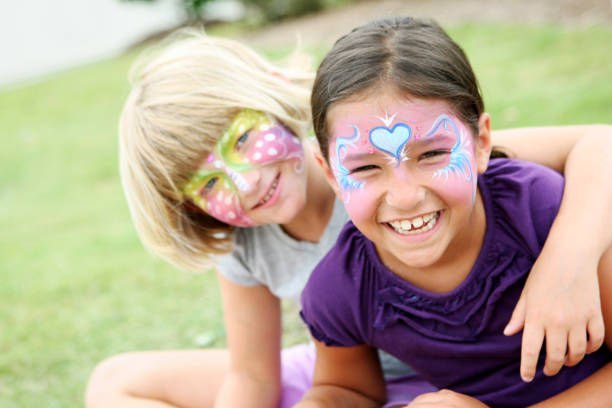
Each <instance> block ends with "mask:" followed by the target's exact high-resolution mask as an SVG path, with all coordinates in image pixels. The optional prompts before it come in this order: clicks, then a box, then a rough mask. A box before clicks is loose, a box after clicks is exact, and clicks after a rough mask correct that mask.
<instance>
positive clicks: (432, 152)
mask: <svg viewBox="0 0 612 408" xmlns="http://www.w3.org/2000/svg"><path fill="white" fill-rule="evenodd" d="M448 153H450V152H449V151H448V150H430V151H428V152H425V153H423V154H422V155H420V156H419V160H427V159H431V158H434V157H438V156H444V155H446V154H448Z"/></svg>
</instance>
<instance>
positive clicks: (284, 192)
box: [184, 109, 305, 227]
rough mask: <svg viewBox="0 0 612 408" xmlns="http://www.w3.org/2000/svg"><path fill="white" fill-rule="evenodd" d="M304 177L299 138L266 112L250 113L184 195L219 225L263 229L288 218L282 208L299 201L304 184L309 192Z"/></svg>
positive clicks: (237, 119)
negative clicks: (269, 223)
mask: <svg viewBox="0 0 612 408" xmlns="http://www.w3.org/2000/svg"><path fill="white" fill-rule="evenodd" d="M303 173H304V149H303V146H302V143H301V142H300V140H299V139H298V138H297V137H296V136H295V135H294V134H293V133H291V131H289V130H288V129H287V128H286V127H285V126H283V125H282V124H281V123H279V122H278V121H276V120H274V119H273V118H271V117H270V116H269V115H267V114H265V113H264V112H259V111H253V110H250V109H245V110H243V111H241V112H240V113H239V114H238V115H236V117H235V118H234V120H233V121H232V123H231V124H230V126H229V128H228V130H227V131H226V132H225V133H224V135H223V137H222V138H221V139H220V140H219V142H218V143H217V145H216V147H215V150H214V151H213V152H212V153H210V155H208V157H207V158H206V159H205V160H204V162H203V163H202V164H201V165H200V167H199V169H198V170H197V172H196V173H195V174H194V175H193V177H192V179H191V180H190V181H189V182H188V183H187V184H186V185H185V187H184V193H185V195H186V196H187V197H189V198H190V199H191V200H192V201H193V202H194V203H195V204H196V205H197V206H198V207H200V208H201V209H202V210H204V211H205V212H206V213H208V214H209V215H211V216H212V217H214V218H216V219H218V220H220V221H223V222H226V223H228V224H230V225H234V226H238V227H249V226H254V225H261V224H265V223H268V222H277V221H278V220H277V218H278V217H280V218H279V220H280V221H284V218H287V217H284V218H283V215H284V212H287V211H284V210H283V208H279V205H278V204H281V206H282V203H284V202H285V201H287V199H291V198H292V197H293V196H295V197H297V198H299V196H300V195H299V191H297V190H296V189H298V190H299V187H300V186H301V185H302V184H304V186H303V187H304V189H305V176H304V174H303ZM296 175H297V177H293V176H296ZM282 176H284V177H282ZM293 190H296V191H293ZM304 194H305V193H304ZM293 201H295V200H293ZM272 207H274V208H273V212H274V215H275V216H272V217H271V214H268V212H270V211H268V209H269V208H272ZM289 212H291V211H289ZM290 215H291V214H290ZM289 218H291V217H289Z"/></svg>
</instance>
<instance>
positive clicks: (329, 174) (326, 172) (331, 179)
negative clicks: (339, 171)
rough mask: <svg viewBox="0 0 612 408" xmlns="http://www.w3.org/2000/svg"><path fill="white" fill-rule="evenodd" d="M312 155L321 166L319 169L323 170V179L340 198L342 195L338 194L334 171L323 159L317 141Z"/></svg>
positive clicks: (338, 188)
mask: <svg viewBox="0 0 612 408" xmlns="http://www.w3.org/2000/svg"><path fill="white" fill-rule="evenodd" d="M314 157H315V159H316V160H317V163H318V164H319V167H321V170H322V171H323V176H325V180H327V183H328V184H329V185H330V186H331V188H332V190H334V193H335V194H336V195H337V196H338V197H339V198H340V199H341V200H342V195H341V194H340V187H339V186H338V181H337V180H336V176H334V172H333V171H332V169H331V168H330V167H329V164H328V163H327V160H325V158H324V157H323V154H322V153H321V148H320V147H319V144H318V143H317V146H316V148H314Z"/></svg>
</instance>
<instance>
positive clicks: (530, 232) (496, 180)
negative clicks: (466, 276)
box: [486, 159, 564, 258]
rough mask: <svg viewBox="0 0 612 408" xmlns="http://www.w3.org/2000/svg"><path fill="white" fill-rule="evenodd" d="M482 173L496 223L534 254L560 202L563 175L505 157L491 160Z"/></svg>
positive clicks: (544, 236) (539, 246) (548, 229)
mask: <svg viewBox="0 0 612 408" xmlns="http://www.w3.org/2000/svg"><path fill="white" fill-rule="evenodd" d="M486 174H487V178H486V180H487V185H488V186H489V188H490V189H491V193H492V194H493V196H494V198H493V201H494V203H495V204H494V205H495V206H496V211H495V214H496V217H497V222H498V223H499V224H500V225H501V227H502V228H504V229H506V230H507V231H508V232H509V233H510V235H511V236H513V237H514V238H515V242H516V243H517V244H520V245H522V246H524V247H525V249H526V250H527V251H528V252H529V253H530V254H531V255H532V256H533V257H534V258H535V257H537V256H538V255H539V253H540V251H541V249H542V246H543V245H544V242H545V241H546V238H547V237H548V233H549V231H550V228H551V226H552V223H553V221H554V220H555V218H556V216H557V213H558V211H559V206H560V205H561V198H562V196H563V188H564V179H563V176H561V175H560V174H559V173H557V172H556V171H554V170H551V169H549V168H547V167H544V166H541V165H538V164H534V163H529V162H524V161H520V160H509V159H495V160H491V164H490V165H489V170H487V173H486Z"/></svg>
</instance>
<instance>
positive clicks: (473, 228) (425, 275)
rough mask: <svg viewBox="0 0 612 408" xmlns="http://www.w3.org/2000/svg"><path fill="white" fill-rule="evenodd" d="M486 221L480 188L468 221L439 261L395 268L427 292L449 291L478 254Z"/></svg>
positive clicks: (468, 269) (398, 273) (468, 272)
mask: <svg viewBox="0 0 612 408" xmlns="http://www.w3.org/2000/svg"><path fill="white" fill-rule="evenodd" d="M486 224H487V220H486V214H485V210H484V203H483V201H482V196H481V195H480V192H479V193H478V194H477V195H476V202H475V204H474V209H473V211H472V215H471V217H470V219H469V221H468V222H467V223H466V225H465V226H464V227H463V228H462V229H461V230H460V231H459V233H458V234H457V235H456V236H455V237H454V239H453V240H452V241H451V243H450V244H449V245H448V247H447V248H446V250H445V251H444V254H443V255H442V256H441V257H440V259H438V261H436V262H435V263H434V264H432V265H429V266H427V267H424V268H408V267H402V268H400V269H401V270H400V271H399V272H395V271H394V272H395V273H396V274H397V275H399V276H400V277H402V278H403V279H405V280H406V281H408V282H410V283H412V284H413V285H415V286H418V287H420V288H422V289H425V290H427V291H429V292H433V293H448V292H450V291H452V290H454V289H456V288H457V287H458V286H459V285H461V283H463V281H464V280H465V279H466V278H467V277H468V275H469V274H470V272H471V271H472V268H473V267H474V264H475V263H476V260H477V259H478V256H479V255H480V251H481V249H482V244H483V242H484V237H485V232H486Z"/></svg>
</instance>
